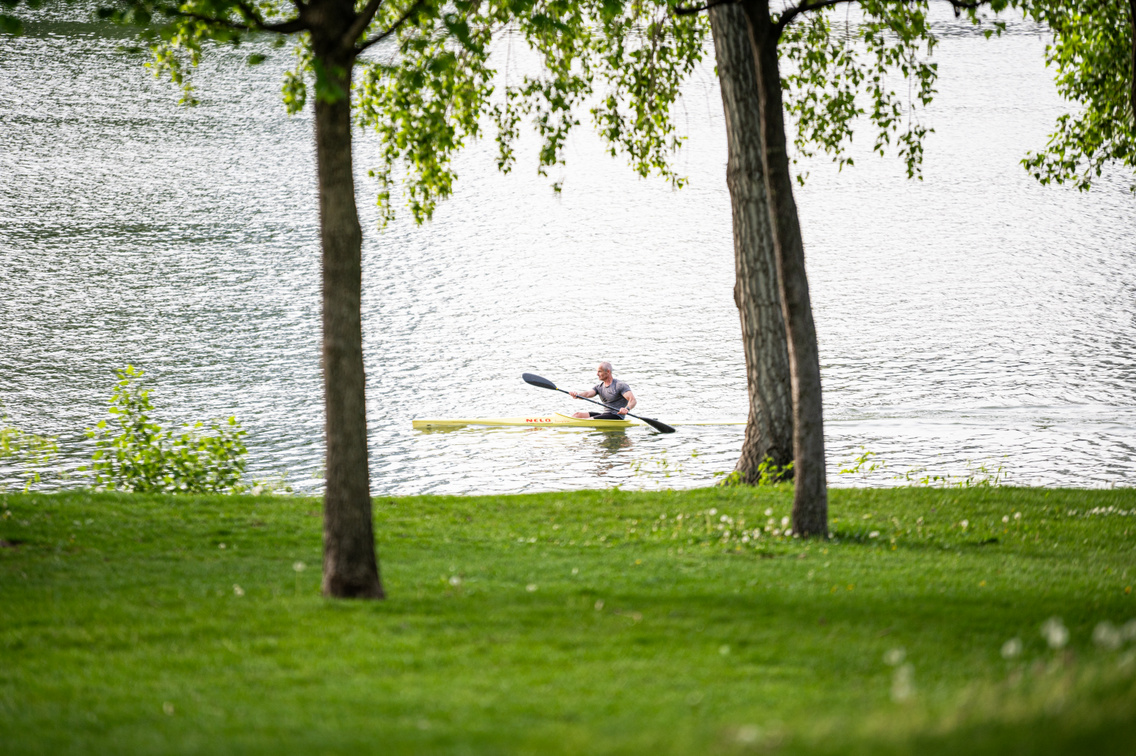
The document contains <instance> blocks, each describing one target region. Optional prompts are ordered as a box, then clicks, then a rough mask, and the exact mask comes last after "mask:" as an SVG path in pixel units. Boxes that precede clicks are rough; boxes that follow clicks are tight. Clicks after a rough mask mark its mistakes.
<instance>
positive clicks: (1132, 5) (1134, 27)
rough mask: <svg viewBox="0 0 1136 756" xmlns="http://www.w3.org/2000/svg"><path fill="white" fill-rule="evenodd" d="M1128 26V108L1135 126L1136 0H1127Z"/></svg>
mask: <svg viewBox="0 0 1136 756" xmlns="http://www.w3.org/2000/svg"><path fill="white" fill-rule="evenodd" d="M1128 26H1129V27H1130V31H1131V32H1132V36H1131V37H1130V38H1129V39H1130V41H1131V42H1132V50H1131V52H1132V56H1131V57H1130V58H1129V59H1128V62H1129V64H1130V68H1129V69H1128V75H1129V79H1128V94H1129V100H1128V109H1129V115H1131V116H1132V124H1133V126H1136V0H1128Z"/></svg>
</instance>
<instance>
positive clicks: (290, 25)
mask: <svg viewBox="0 0 1136 756" xmlns="http://www.w3.org/2000/svg"><path fill="white" fill-rule="evenodd" d="M237 6H238V7H239V8H240V9H241V12H242V13H243V14H244V15H245V18H246V20H247V21H248V23H241V22H239V21H230V20H229V19H227V18H218V17H217V16H207V15H205V14H204V13H194V12H192V11H183V10H179V9H178V8H175V7H173V6H163V7H162V12H163V13H165V14H166V15H169V16H177V17H179V18H192V19H194V20H196V21H204V22H205V23H207V24H210V25H212V26H219V27H221V28H223V29H231V30H233V31H245V32H248V31H263V32H272V33H274V34H295V33H296V32H300V31H304V30H305V29H307V28H308V24H307V22H305V21H303V20H302V19H300V18H294V19H291V20H289V21H282V22H280V23H268V22H267V21H264V20H263V19H262V18H260V16H258V15H257V13H256V11H255V10H253V9H252V8H251V7H250V6H248V5H247V4H246V3H245V2H243V0H241V1H240V2H238V3H237Z"/></svg>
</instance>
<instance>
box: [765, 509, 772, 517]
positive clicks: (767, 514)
mask: <svg viewBox="0 0 1136 756" xmlns="http://www.w3.org/2000/svg"><path fill="white" fill-rule="evenodd" d="M765 516H766V517H772V516H773V509H772V508H769V509H767V510H765Z"/></svg>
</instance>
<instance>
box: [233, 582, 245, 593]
mask: <svg viewBox="0 0 1136 756" xmlns="http://www.w3.org/2000/svg"><path fill="white" fill-rule="evenodd" d="M233 595H234V596H243V595H245V589H244V588H241V587H240V586H239V585H237V584H236V583H233Z"/></svg>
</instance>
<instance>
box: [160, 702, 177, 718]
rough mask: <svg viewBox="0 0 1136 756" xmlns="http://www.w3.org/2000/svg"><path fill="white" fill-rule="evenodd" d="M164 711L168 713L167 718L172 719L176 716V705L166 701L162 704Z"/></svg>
mask: <svg viewBox="0 0 1136 756" xmlns="http://www.w3.org/2000/svg"><path fill="white" fill-rule="evenodd" d="M162 711H164V712H165V713H166V716H167V717H172V716H173V715H174V705H173V704H172V703H170V702H169V701H166V702H165V703H163V704H162Z"/></svg>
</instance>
